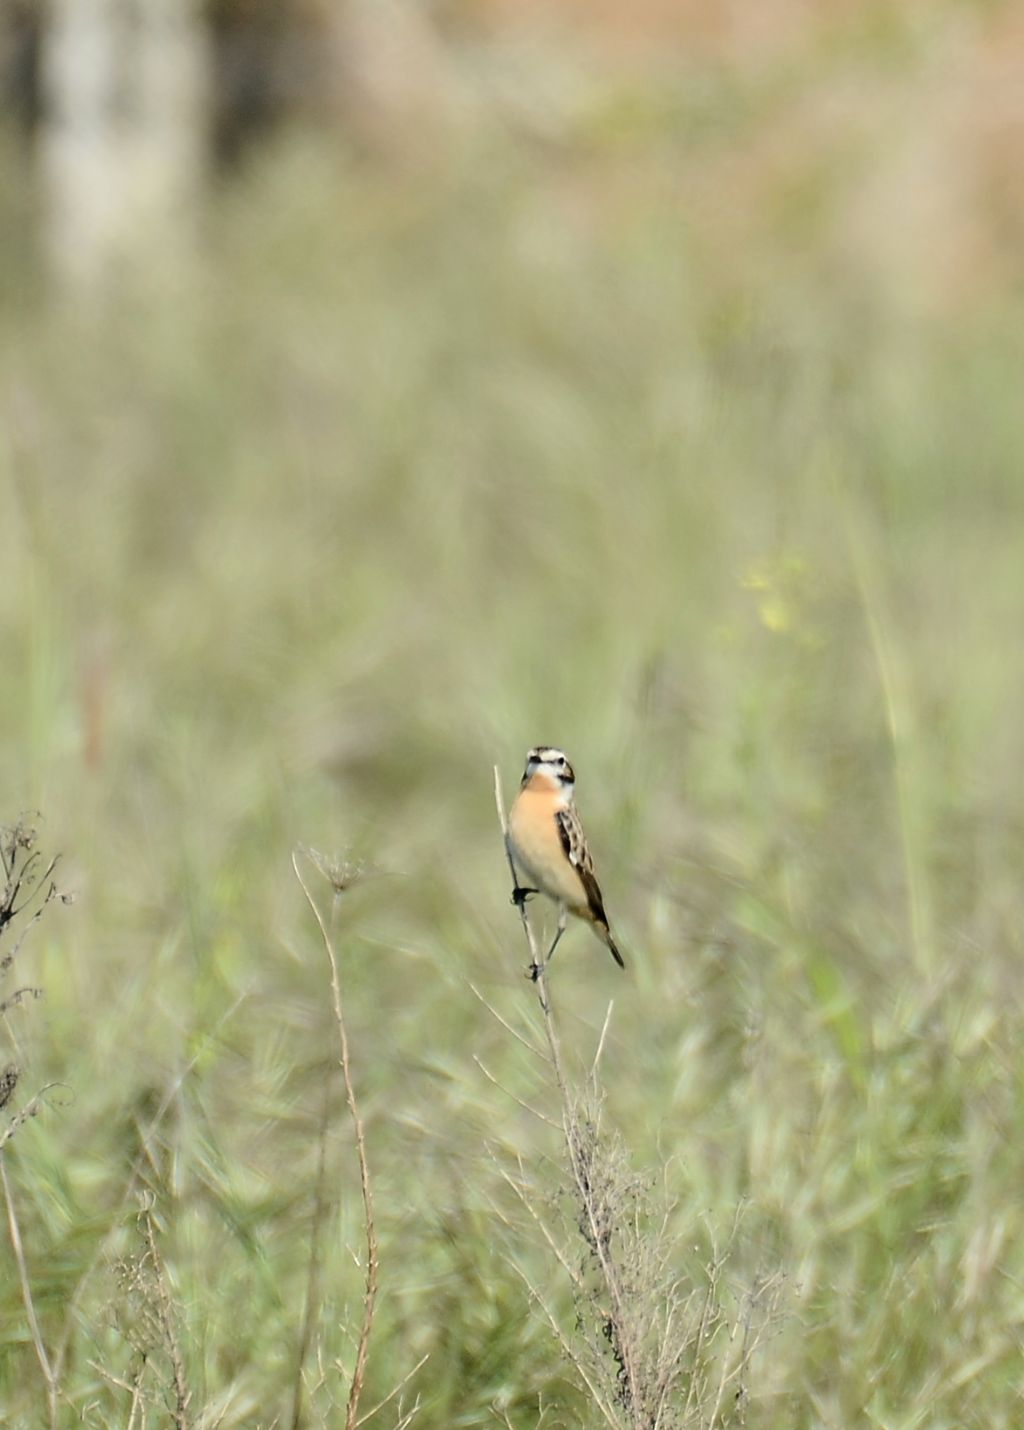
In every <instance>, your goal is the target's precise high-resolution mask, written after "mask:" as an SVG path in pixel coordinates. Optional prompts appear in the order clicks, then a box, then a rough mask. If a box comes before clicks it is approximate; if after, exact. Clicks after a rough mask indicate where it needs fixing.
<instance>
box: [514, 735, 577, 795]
mask: <svg viewBox="0 0 1024 1430" xmlns="http://www.w3.org/2000/svg"><path fill="white" fill-rule="evenodd" d="M534 779H536V780H537V782H538V783H544V784H549V785H551V787H552V788H553V789H568V790H571V789H572V787H573V785H574V784H575V783H576V776H575V775H574V774H573V769H572V765H570V763H569V761H568V760H567V759H566V758H565V752H564V751H563V750H559V749H557V748H556V747H555V746H554V745H537V746H536V747H535V748H534V749H532V750H531V751H530V753H529V754H528V755H527V757H526V769H525V771H524V773H523V784H524V785H526V784H529V783H530V782H531V781H532V780H534Z"/></svg>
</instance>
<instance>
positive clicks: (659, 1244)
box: [494, 769, 780, 1430]
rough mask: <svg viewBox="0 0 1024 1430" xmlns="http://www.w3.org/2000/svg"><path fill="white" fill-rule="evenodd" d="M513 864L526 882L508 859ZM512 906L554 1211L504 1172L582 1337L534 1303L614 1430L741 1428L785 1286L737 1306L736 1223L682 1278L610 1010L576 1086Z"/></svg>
mask: <svg viewBox="0 0 1024 1430" xmlns="http://www.w3.org/2000/svg"><path fill="white" fill-rule="evenodd" d="M494 773H495V801H496V804H497V809H498V817H499V820H500V823H501V829H502V835H503V837H505V841H506V851H507V849H508V842H507V833H508V831H507V824H506V817H505V806H504V800H503V798H502V793H501V783H500V777H499V774H498V771H497V769H495V772H494ZM509 864H510V868H511V871H512V878H513V885H514V886H516V885H518V880H517V879H516V871H515V868H514V866H512V861H511V857H510V858H509ZM516 902H517V903H518V907H519V911H520V915H521V918H522V923H523V930H524V933H525V937H526V941H527V945H528V947H529V951H530V974H531V978H532V980H533V983H534V986H535V987H536V990H537V999H538V1003H539V1006H540V1012H541V1018H542V1023H543V1028H544V1035H545V1040H546V1045H547V1046H546V1051H543V1052H541V1054H540V1055H541V1056H542V1057H543V1058H544V1059H545V1061H546V1062H547V1063H548V1065H549V1069H550V1072H551V1073H552V1074H553V1080H554V1084H555V1088H556V1090H557V1095H558V1098H559V1102H560V1121H561V1130H562V1134H563V1152H564V1162H563V1167H564V1171H565V1179H564V1185H563V1187H562V1188H561V1190H560V1195H559V1196H558V1197H557V1198H556V1199H555V1201H554V1202H553V1203H551V1202H549V1203H548V1205H546V1206H545V1204H544V1202H543V1200H542V1201H541V1204H540V1206H538V1198H537V1196H536V1194H535V1192H534V1190H533V1187H532V1178H531V1177H530V1175H529V1174H528V1172H527V1170H526V1169H525V1168H524V1166H523V1164H522V1162H519V1163H517V1165H516V1167H515V1169H514V1170H509V1169H508V1168H503V1169H502V1174H503V1176H504V1178H505V1181H506V1182H507V1184H508V1185H509V1186H510V1187H511V1188H512V1190H513V1191H514V1192H515V1194H516V1196H517V1197H518V1198H519V1200H520V1202H521V1204H522V1205H523V1207H525V1208H526V1210H527V1211H528V1212H529V1214H530V1216H531V1217H532V1218H533V1220H534V1222H535V1224H536V1225H537V1227H538V1229H539V1230H540V1233H541V1235H542V1236H543V1239H544V1241H545V1243H546V1245H547V1247H548V1248H549V1250H550V1251H551V1253H552V1254H553V1255H554V1257H555V1258H556V1260H557V1262H558V1264H559V1266H560V1267H561V1268H562V1271H563V1272H564V1273H565V1275H566V1276H567V1277H568V1279H569V1282H570V1285H571V1288H572V1297H573V1306H574V1311H575V1324H574V1329H573V1334H572V1335H569V1334H567V1332H566V1331H565V1330H564V1328H563V1327H562V1325H561V1324H560V1322H559V1320H558V1318H557V1317H556V1315H555V1314H554V1312H553V1311H552V1309H551V1308H550V1306H548V1305H547V1304H546V1302H545V1298H544V1296H543V1294H542V1292H541V1291H540V1290H539V1289H538V1287H537V1286H536V1285H535V1284H533V1283H532V1282H531V1281H529V1279H528V1278H524V1279H527V1285H528V1287H529V1290H530V1295H531V1298H532V1299H533V1300H534V1302H535V1303H536V1304H537V1305H538V1306H540V1307H541V1309H542V1310H543V1312H544V1314H545V1316H546V1318H547V1320H548V1323H549V1324H550V1326H551V1328H552V1330H553V1332H554V1334H555V1335H556V1336H557V1338H558V1340H559V1342H560V1344H561V1346H562V1350H563V1352H564V1353H565V1355H566V1357H567V1358H568V1360H569V1361H570V1363H571V1364H572V1366H573V1368H574V1370H575V1372H576V1374H577V1377H578V1378H579V1380H580V1382H581V1384H582V1385H583V1387H585V1390H586V1393H587V1395H588V1396H589V1398H590V1400H591V1401H592V1403H593V1405H594V1407H595V1409H596V1410H598V1411H599V1412H600V1414H601V1415H602V1417H603V1419H604V1421H605V1423H606V1424H607V1425H609V1426H613V1427H616V1430H698V1427H699V1430H714V1427H724V1426H726V1425H743V1424H745V1423H746V1406H747V1375H748V1372H749V1368H750V1363H751V1359H752V1357H753V1354H754V1351H755V1350H756V1348H757V1346H758V1344H759V1342H760V1340H761V1339H762V1337H763V1335H764V1332H765V1330H766V1329H767V1327H768V1326H769V1325H770V1324H771V1321H772V1318H773V1316H774V1315H775V1313H776V1310H777V1305H778V1297H779V1290H780V1278H779V1277H778V1276H777V1275H769V1276H760V1275H759V1276H756V1277H755V1278H754V1279H753V1280H752V1282H751V1284H750V1285H749V1286H748V1287H747V1288H746V1289H745V1291H744V1292H743V1293H742V1294H741V1295H740V1296H739V1298H738V1300H737V1299H735V1298H733V1297H732V1296H731V1294H730V1292H729V1289H728V1287H727V1285H726V1275H725V1273H726V1267H727V1262H728V1257H729V1254H730V1252H731V1250H732V1246H733V1242H734V1240H735V1235H736V1230H737V1227H738V1221H739V1219H738V1218H737V1219H736V1220H735V1221H734V1223H733V1226H732V1228H731V1231H730V1235H729V1238H728V1241H727V1244H726V1245H725V1247H724V1248H723V1249H722V1250H719V1249H718V1247H717V1246H716V1245H715V1244H714V1239H713V1238H712V1252H711V1257H710V1260H709V1261H708V1262H707V1264H706V1265H705V1267H704V1274H703V1282H702V1284H701V1282H699V1281H698V1280H697V1279H696V1278H695V1277H693V1276H692V1275H689V1274H687V1272H686V1271H685V1270H684V1269H681V1268H684V1267H685V1265H686V1260H687V1258H686V1257H685V1256H684V1255H683V1248H682V1246H681V1244H680V1239H679V1236H678V1234H676V1233H674V1232H673V1229H672V1228H673V1225H674V1224H675V1221H676V1218H675V1216H674V1213H675V1211H676V1208H675V1206H674V1205H673V1203H672V1202H671V1199H665V1198H664V1197H663V1198H662V1203H661V1205H660V1206H659V1205H658V1204H657V1200H656V1198H655V1196H654V1190H653V1189H654V1187H656V1186H658V1185H661V1184H663V1182H664V1178H653V1177H650V1176H646V1177H645V1176H639V1175H638V1174H637V1173H636V1172H635V1171H634V1170H633V1167H632V1163H631V1159H630V1155H629V1151H628V1148H627V1146H626V1144H625V1142H624V1140H623V1138H622V1137H621V1136H620V1135H619V1134H618V1133H617V1132H615V1131H612V1130H611V1129H609V1128H608V1126H607V1124H606V1119H605V1117H604V1095H603V1092H602V1089H601V1084H600V1079H599V1066H600V1059H601V1051H602V1049H603V1046H604V1042H605V1038H606V1036H607V1032H608V1024H609V1021H610V1014H611V1009H610V1008H609V1016H608V1018H606V1020H605V1026H604V1028H603V1030H602V1033H601V1037H600V1039H599V1042H598V1047H597V1052H596V1054H595V1056H594V1059H593V1062H592V1064H591V1067H590V1071H589V1074H588V1075H587V1076H586V1077H585V1078H583V1079H581V1080H580V1081H579V1082H578V1083H577V1082H574V1081H573V1080H572V1079H570V1077H569V1075H568V1073H567V1071H566V1065H565V1060H564V1058H563V1055H562V1048H561V1043H560V1039H559V1035H558V1028H557V1022H556V1018H555V1014H554V1009H553V1006H552V1000H551V993H550V987H549V983H548V970H547V966H546V961H545V959H544V958H543V957H542V956H541V952H540V949H539V947H538V944H537V941H536V936H535V933H534V930H533V927H532V925H531V923H530V916H529V912H528V910H527V907H526V904H525V901H523V900H518V901H516ZM501 1021H502V1022H503V1023H504V1020H501ZM505 1026H507V1024H506V1025H505ZM517 1036H518V1035H517ZM533 1051H534V1052H537V1051H538V1050H537V1049H536V1048H534V1049H533ZM541 1115H543V1114H541ZM544 1120H546V1121H551V1120H552V1119H549V1118H547V1117H545V1119H544ZM690 1240H692V1237H691V1238H690ZM520 1274H522V1273H520Z"/></svg>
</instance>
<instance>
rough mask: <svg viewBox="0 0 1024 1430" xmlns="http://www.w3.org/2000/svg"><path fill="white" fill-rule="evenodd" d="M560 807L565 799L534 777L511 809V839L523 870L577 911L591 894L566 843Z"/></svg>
mask: <svg viewBox="0 0 1024 1430" xmlns="http://www.w3.org/2000/svg"><path fill="white" fill-rule="evenodd" d="M560 808H561V800H560V799H559V797H558V794H557V793H556V792H555V791H554V790H552V789H551V788H550V786H547V787H540V788H537V787H535V786H534V782H533V781H532V780H531V782H530V784H528V785H527V786H526V787H525V788H524V789H523V790H521V791H520V794H519V797H518V799H517V800H516V802H515V804H513V806H512V809H511V811H510V813H509V817H508V833H509V840H510V842H511V844H512V853H513V855H514V856H515V860H516V863H517V865H519V866H520V867H521V868H522V871H523V873H524V874H525V875H527V876H528V877H529V878H530V879H531V880H532V882H533V883H534V884H535V885H536V886H537V888H538V889H540V890H541V891H542V892H543V893H545V894H547V895H549V897H550V898H552V899H557V900H558V901H559V902H560V903H563V904H567V905H568V906H569V908H571V909H573V910H574V911H575V910H579V909H585V908H586V907H587V895H586V891H585V889H584V888H583V882H582V880H581V879H580V876H579V874H577V872H576V870H575V869H574V868H573V867H572V865H571V864H570V863H569V860H568V857H567V855H566V853H565V847H564V845H563V844H562V836H561V834H560V833H559V829H558V824H557V823H556V820H555V816H556V815H557V813H558V811H559V809H560Z"/></svg>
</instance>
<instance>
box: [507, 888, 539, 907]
mask: <svg viewBox="0 0 1024 1430" xmlns="http://www.w3.org/2000/svg"><path fill="white" fill-rule="evenodd" d="M538 892H539V891H538V890H537V889H521V888H520V887H519V885H518V884H517V885H516V887H515V888H514V889H513V890H512V903H513V904H515V906H516V908H517V909H521V908H523V907H524V905H525V904H526V901H527V899H528V898H529V897H530V895H531V894H536V893H538Z"/></svg>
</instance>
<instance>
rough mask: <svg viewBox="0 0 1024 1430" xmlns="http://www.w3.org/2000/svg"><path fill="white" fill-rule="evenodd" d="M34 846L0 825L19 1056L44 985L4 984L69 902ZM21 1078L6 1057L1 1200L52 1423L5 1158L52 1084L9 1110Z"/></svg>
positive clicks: (31, 838)
mask: <svg viewBox="0 0 1024 1430" xmlns="http://www.w3.org/2000/svg"><path fill="white" fill-rule="evenodd" d="M36 844H37V834H36V830H35V827H34V826H33V825H32V824H31V823H29V821H28V820H27V819H26V818H25V817H24V816H23V817H22V818H21V819H19V820H18V822H17V823H16V824H12V825H4V826H2V827H0V868H2V877H3V886H2V890H0V941H4V940H6V939H9V938H10V937H11V933H12V928H13V927H14V926H16V925H19V924H20V932H19V934H18V937H17V938H16V939H15V940H14V942H13V943H11V944H10V945H9V946H8V947H7V948H6V949H5V950H4V952H3V955H2V956H0V986H3V987H4V996H3V998H2V999H0V1016H2V1018H3V1021H4V1026H5V1028H6V1031H7V1035H8V1039H9V1041H10V1046H11V1049H12V1051H13V1053H14V1054H15V1057H18V1056H19V1051H18V1042H17V1038H16V1036H15V1034H14V1031H13V1029H12V1027H11V1022H10V1019H9V1017H8V1014H9V1013H10V1012H11V1011H12V1010H13V1009H15V1008H17V1007H19V1006H20V1005H21V1004H22V1003H24V1002H25V1001H26V1000H28V999H34V998H39V997H41V996H42V989H40V988H36V987H32V986H28V985H25V986H22V987H20V988H14V989H12V990H10V991H9V992H8V991H7V990H6V986H5V985H6V984H7V982H8V980H9V979H10V978H11V975H12V973H13V972H14V969H15V961H16V959H17V956H18V954H19V952H20V951H21V948H22V945H23V944H24V942H25V938H26V936H27V935H28V932H29V930H30V929H31V928H33V927H34V925H35V924H36V923H38V921H39V920H40V919H41V918H42V916H43V913H44V911H45V910H46V908H47V907H48V906H49V904H51V903H52V902H53V900H54V899H56V898H60V899H61V901H62V902H64V903H69V902H70V896H69V895H65V894H60V893H59V892H58V889H57V883H56V880H55V878H54V874H55V872H56V869H57V863H58V860H57V859H56V858H53V859H50V860H49V861H48V862H47V860H46V859H44V857H43V855H42V853H41V852H40V850H39V849H38V848H37V847H36ZM20 1077H21V1066H20V1062H19V1061H14V1060H12V1061H9V1062H8V1063H7V1064H6V1065H5V1066H4V1068H3V1070H2V1071H0V1109H3V1110H4V1111H5V1113H6V1116H7V1119H8V1120H7V1125H6V1127H4V1128H3V1130H2V1131H0V1185H2V1188H3V1194H4V1201H5V1204H6V1209H7V1230H8V1234H9V1237H10V1242H11V1250H12V1252H13V1253H14V1261H15V1265H16V1266H17V1269H18V1281H19V1285H20V1288H21V1301H22V1306H23V1307H24V1311H25V1319H26V1322H27V1324H28V1330H29V1335H30V1337H31V1340H32V1345H33V1348H34V1349H35V1353H36V1359H37V1360H38V1362H39V1369H40V1371H41V1373H42V1377H43V1382H44V1385H45V1387H46V1404H47V1412H48V1419H49V1423H50V1425H51V1426H55V1425H56V1423H57V1410H58V1398H59V1393H58V1387H59V1381H60V1372H59V1364H58V1363H57V1362H56V1361H55V1360H54V1358H53V1357H52V1356H51V1355H50V1354H49V1353H48V1351H47V1349H46V1346H45V1344H44V1342H43V1337H42V1333H41V1331H40V1328H39V1319H38V1317H37V1315H36V1309H35V1303H34V1301H33V1299H32V1282H31V1279H30V1277H29V1268H28V1261H27V1258H26V1256H25V1249H24V1245H23V1243H22V1238H21V1228H20V1225H19V1222H18V1213H17V1207H16V1205H15V1199H14V1189H13V1188H12V1186H11V1180H10V1178H9V1176H8V1175H7V1162H6V1152H7V1145H8V1143H9V1142H10V1141H11V1139H12V1137H14V1135H15V1134H16V1132H17V1131H18V1129H19V1128H20V1127H23V1126H24V1124H25V1123H26V1122H27V1121H28V1120H29V1118H32V1117H35V1116H36V1114H37V1113H38V1112H39V1111H40V1109H41V1108H42V1106H43V1102H44V1099H45V1096H46V1094H47V1092H49V1091H50V1089H51V1088H52V1087H53V1086H55V1084H53V1083H50V1084H48V1085H47V1086H46V1087H43V1088H41V1089H40V1090H39V1091H38V1092H36V1093H35V1094H34V1095H33V1096H32V1097H30V1098H29V1100H28V1101H27V1102H26V1103H25V1104H24V1105H23V1106H22V1107H21V1108H19V1109H18V1110H17V1111H11V1110H9V1109H10V1106H11V1103H12V1100H13V1098H14V1094H15V1092H16V1090H17V1087H18V1082H19V1079H20Z"/></svg>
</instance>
